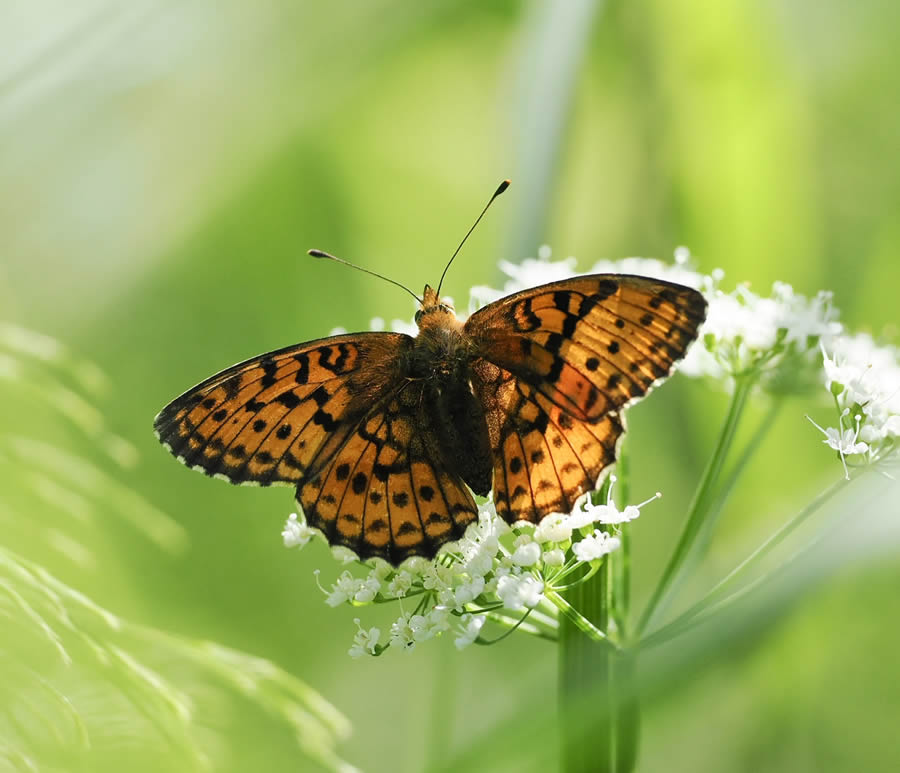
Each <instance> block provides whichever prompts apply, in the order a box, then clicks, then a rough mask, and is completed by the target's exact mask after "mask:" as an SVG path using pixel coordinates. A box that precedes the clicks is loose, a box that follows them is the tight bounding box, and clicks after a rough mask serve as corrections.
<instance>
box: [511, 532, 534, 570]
mask: <svg viewBox="0 0 900 773" xmlns="http://www.w3.org/2000/svg"><path fill="white" fill-rule="evenodd" d="M513 547H514V548H515V550H514V551H513V554H512V561H513V563H514V564H517V565H518V566H534V564H536V563H537V562H538V561H540V560H541V546H540V545H539V544H538V543H537V542H535V541H534V540H533V539H532V538H531V536H530V535H528V534H522V535H520V536H519V537H516V541H515V542H513Z"/></svg>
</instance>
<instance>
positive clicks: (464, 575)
mask: <svg viewBox="0 0 900 773" xmlns="http://www.w3.org/2000/svg"><path fill="white" fill-rule="evenodd" d="M613 480H614V477H613ZM659 496H660V495H659V494H656V495H655V496H653V497H651V499H649V500H647V502H643V503H641V504H639V505H631V506H629V507H626V508H624V509H623V510H621V511H620V510H619V509H618V508H617V507H616V505H615V503H614V502H613V500H612V486H610V487H609V494H608V496H607V500H606V502H604V503H602V504H598V505H595V504H592V503H591V497H590V495H586V496H585V497H583V498H582V499H581V501H580V502H579V503H578V504H577V505H576V507H575V509H574V510H573V511H572V512H571V513H558V514H551V515H549V516H547V517H546V518H544V520H543V521H541V523H540V524H538V525H534V524H525V523H523V524H517V525H516V526H515V527H512V528H511V527H510V526H508V525H507V524H506V522H505V521H503V519H502V518H500V517H499V516H498V515H497V514H496V512H495V510H494V506H493V504H492V503H486V504H484V505H482V506H481V508H480V511H479V517H478V521H477V522H476V523H472V524H471V525H470V526H469V528H468V529H467V531H466V534H465V536H464V537H463V538H462V539H461V540H459V541H458V542H456V543H451V544H449V545H447V546H446V547H445V548H444V549H443V550H442V551H441V552H440V553H439V554H438V556H437V557H436V558H435V559H434V560H433V561H427V560H425V559H421V558H412V559H409V560H407V561H406V562H404V563H403V564H402V565H401V566H400V567H392V566H390V565H388V564H387V563H385V562H384V561H381V560H380V559H372V560H370V561H365V562H361V561H356V560H354V561H353V563H352V565H348V568H345V569H344V570H343V571H342V572H341V574H340V575H339V576H338V577H337V579H336V580H335V581H334V582H333V583H331V585H330V587H325V586H322V585H320V586H319V587H320V588H321V590H322V593H323V594H324V596H325V603H326V604H328V605H329V606H332V607H336V606H340V605H343V604H349V605H351V606H355V607H360V606H366V605H370V604H383V603H386V602H391V601H394V602H396V603H397V604H398V606H399V608H400V615H399V617H397V619H396V620H395V621H394V622H393V624H392V625H391V627H390V630H389V631H386V632H384V633H382V631H381V630H380V629H379V628H377V627H370V628H365V627H364V626H363V625H362V624H361V623H360V622H359V620H357V622H356V625H357V632H356V635H355V636H354V637H353V641H352V644H351V647H350V649H349V654H350V655H352V656H353V657H361V656H363V655H366V654H370V655H380V654H381V653H382V652H384V651H385V650H386V649H389V648H393V649H402V650H407V651H409V650H412V649H414V648H415V647H416V645H417V644H420V643H422V642H424V641H428V640H429V639H434V638H436V637H438V636H440V635H442V634H444V633H450V634H451V635H452V636H453V639H454V642H455V644H456V646H457V647H458V648H463V647H465V646H467V645H469V644H471V643H472V642H474V641H476V640H478V639H479V637H480V635H481V631H482V628H483V626H484V625H485V622H486V621H487V620H488V619H489V618H490V619H493V620H495V621H499V622H500V623H505V624H507V627H508V626H509V624H510V621H511V624H512V625H513V626H517V625H523V624H525V623H524V621H525V620H526V618H527V619H528V623H527V625H528V627H529V629H530V630H531V631H532V632H535V631H536V630H539V629H540V628H541V627H542V626H543V627H550V628H555V619H554V613H553V612H552V610H551V607H552V605H550V604H549V603H548V601H547V596H548V594H552V593H555V592H557V591H558V590H560V589H562V588H565V587H568V586H571V585H572V584H573V583H578V582H582V581H584V580H585V579H587V578H589V577H590V576H592V575H593V574H594V572H596V571H597V569H598V568H599V567H600V566H601V564H602V562H603V560H604V557H605V556H606V555H607V554H608V553H610V552H612V551H613V550H616V549H617V548H618V547H619V545H620V541H619V538H618V536H617V531H618V528H619V526H620V525H621V524H623V523H626V522H628V521H632V520H634V519H635V518H637V517H638V516H639V515H640V510H641V508H642V507H643V506H644V505H645V504H647V503H648V502H650V501H652V500H653V499H656V498H657V497H659ZM307 529H308V527H306V526H305V524H304V523H303V520H302V516H299V515H297V514H296V513H294V514H292V515H291V516H290V517H289V518H288V521H287V524H286V526H285V529H284V531H283V532H282V536H283V538H284V542H285V545H286V546H287V547H302V546H303V545H305V544H307V542H308V540H307V539H303V538H300V537H299V535H303V536H304V537H305V536H306V533H307V531H306V530H307ZM309 531H314V530H309ZM319 574H320V572H319V571H318V570H317V571H316V575H317V577H318V576H319ZM542 606H543V607H545V608H547V609H546V611H544V612H541V607H542ZM532 618H533V619H532Z"/></svg>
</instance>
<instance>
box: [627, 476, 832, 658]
mask: <svg viewBox="0 0 900 773" xmlns="http://www.w3.org/2000/svg"><path fill="white" fill-rule="evenodd" d="M847 483H848V482H847V481H846V480H845V479H844V478H841V479H840V480H838V481H836V482H835V483H833V484H832V485H831V486H829V487H828V488H827V489H825V490H824V491H823V492H822V493H821V494H819V495H818V496H817V497H816V498H815V499H813V501H812V502H810V503H809V504H808V505H807V506H806V507H804V508H803V509H802V510H800V512H798V513H797V514H796V515H795V516H794V517H793V518H791V519H790V520H789V521H788V522H787V523H785V524H784V525H783V526H782V527H781V528H779V529H778V530H777V531H776V532H775V533H773V534H772V535H771V536H770V537H769V538H768V539H767V540H766V541H765V542H763V543H762V544H761V545H760V546H759V547H758V548H756V550H754V551H753V552H752V553H751V554H750V555H749V556H747V557H746V558H745V559H744V560H743V561H741V562H740V563H739V564H738V565H737V566H736V567H735V568H734V569H732V570H731V571H730V572H729V573H728V574H727V575H725V577H723V578H722V579H721V580H719V581H718V582H717V583H716V584H715V585H714V586H713V587H712V588H710V589H709V591H707V592H706V594H705V595H704V596H703V598H701V599H700V600H699V601H697V602H696V603H695V604H693V605H692V606H691V607H690V608H689V609H687V610H685V611H684V612H682V613H681V614H680V615H679V616H678V617H677V618H676V619H675V620H672V621H671V622H669V623H667V624H666V625H664V626H663V627H662V628H659V629H657V630H656V631H654V632H653V633H651V634H650V635H649V636H646V637H644V638H643V639H642V640H641V648H642V649H643V648H645V647H653V646H656V645H657V644H661V643H663V642H665V641H668V640H669V639H672V638H674V637H676V636H678V635H680V634H681V633H684V632H685V631H687V630H689V629H690V628H693V626H694V623H695V622H697V619H698V618H699V617H701V616H702V617H704V618H705V617H708V616H709V614H710V613H711V612H712V610H713V609H716V610H718V609H721V608H723V607H724V606H725V604H724V603H723V602H725V601H726V600H736V599H738V598H740V597H742V596H743V595H745V592H746V590H747V589H749V588H750V587H756V585H757V584H758V581H759V580H760V579H761V578H757V580H754V581H752V582H751V583H750V584H749V585H748V586H745V587H743V588H741V589H739V590H738V591H735V592H734V593H733V594H731V595H729V596H727V597H725V598H724V599H723V598H719V599H716V597H717V596H718V595H719V592H720V591H721V590H723V589H724V588H725V587H727V586H728V585H729V584H731V583H732V581H733V580H734V579H735V578H736V577H738V576H739V575H741V574H743V573H744V572H745V571H746V570H747V569H748V568H750V567H751V566H754V565H755V564H757V563H758V562H759V561H760V560H761V559H762V558H764V557H765V556H766V555H768V554H769V553H770V552H771V551H772V550H774V549H775V548H776V547H777V546H778V545H780V544H781V543H782V542H783V541H784V540H785V539H786V538H787V537H788V536H789V535H790V534H791V533H792V532H793V531H794V530H795V529H796V528H797V527H798V526H800V525H801V524H803V523H804V522H805V521H806V519H807V518H809V517H810V516H811V515H812V514H813V513H815V512H816V511H817V510H818V509H819V508H820V507H822V505H824V504H825V503H826V502H827V501H828V500H829V499H831V498H832V497H833V496H834V495H835V494H837V493H838V492H839V491H842V490H843V489H844V487H845V486H846V485H847ZM788 563H790V561H787V562H785V564H783V565H786V564H788Z"/></svg>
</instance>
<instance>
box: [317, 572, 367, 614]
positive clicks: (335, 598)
mask: <svg viewBox="0 0 900 773" xmlns="http://www.w3.org/2000/svg"><path fill="white" fill-rule="evenodd" d="M361 587H362V580H357V579H356V578H354V577H353V575H351V574H350V572H348V571H346V570H344V571H343V572H341V576H340V577H338V581H337V582H336V583H335V584H334V585H332V586H331V593H329V594H328V597H327V598H326V599H325V603H326V604H328V606H329V607H337V606H340V605H341V604H343V603H344V602H345V601H349V600H350V599H352V598H353V597H355V596H356V594H357V592H358V591H359V589H360V588H361Z"/></svg>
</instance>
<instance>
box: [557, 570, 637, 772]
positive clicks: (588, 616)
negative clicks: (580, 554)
mask: <svg viewBox="0 0 900 773" xmlns="http://www.w3.org/2000/svg"><path fill="white" fill-rule="evenodd" d="M613 576H614V571H613V564H612V562H610V561H609V559H608V558H607V560H606V561H605V562H604V565H603V567H602V568H601V571H599V572H598V573H597V574H596V575H595V576H594V577H592V578H591V579H590V580H588V581H587V582H584V583H581V584H580V585H577V586H575V587H573V588H571V589H570V590H568V591H566V594H565V595H566V598H563V597H562V596H561V595H560V594H558V593H556V592H555V591H553V590H549V591H547V592H546V593H545V595H546V597H547V599H548V600H549V601H551V602H552V603H554V604H556V605H557V606H558V607H559V609H560V611H561V612H562V615H561V616H560V621H559V700H560V720H561V736H562V743H563V748H562V765H561V770H562V771H564V772H565V773H631V771H632V770H633V769H634V760H635V750H636V749H637V703H636V701H635V700H634V696H635V694H636V693H635V691H634V690H633V689H632V687H631V683H632V664H633V661H632V660H631V658H630V656H628V655H626V654H624V653H622V652H621V651H620V650H618V648H617V647H616V646H615V645H614V644H613V643H612V642H611V641H610V640H609V639H608V638H607V637H606V634H605V633H604V631H605V630H606V628H607V627H608V625H609V622H610V613H611V602H612V595H613V594H612V589H613Z"/></svg>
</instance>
